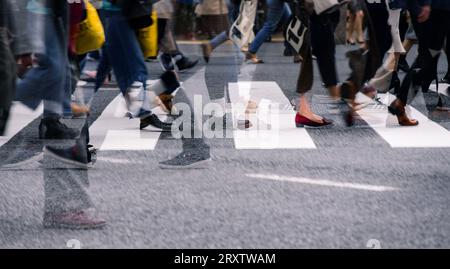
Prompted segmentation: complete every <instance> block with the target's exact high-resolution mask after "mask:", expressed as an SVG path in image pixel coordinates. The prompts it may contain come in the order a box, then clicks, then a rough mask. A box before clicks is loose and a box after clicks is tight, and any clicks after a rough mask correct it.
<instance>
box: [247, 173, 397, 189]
mask: <svg viewBox="0 0 450 269" xmlns="http://www.w3.org/2000/svg"><path fill="white" fill-rule="evenodd" d="M245 176H246V177H250V178H258V179H270V180H274V181H285V182H293V183H301V184H310V185H318V186H325V187H336V188H347V189H356V190H364V191H375V192H385V191H396V190H398V189H397V188H394V187H389V186H381V185H368V184H360V183H352V182H336V181H331V180H328V179H310V178H303V177H289V176H279V175H264V174H246V175H245Z"/></svg>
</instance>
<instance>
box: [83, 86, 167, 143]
mask: <svg viewBox="0 0 450 269" xmlns="http://www.w3.org/2000/svg"><path fill="white" fill-rule="evenodd" d="M150 100H152V99H150ZM152 111H153V113H155V114H163V113H162V111H161V110H160V109H159V108H155V109H152ZM126 112H127V110H126V105H125V99H124V98H123V97H122V95H121V94H119V95H118V96H117V97H116V98H115V99H114V100H113V101H112V102H111V103H110V104H109V105H108V106H107V107H106V108H105V110H104V111H103V113H102V114H101V115H100V117H98V119H97V120H96V121H95V122H94V123H93V124H92V126H91V127H90V129H89V133H90V137H91V143H92V144H93V145H101V146H100V147H99V148H100V150H131V151H133V150H154V149H155V147H156V144H157V142H158V140H159V137H160V135H161V132H160V131H159V130H158V129H155V128H152V127H148V128H146V129H145V130H142V131H141V130H139V124H140V120H139V119H131V120H130V119H128V118H126V117H125V114H126ZM159 117H160V119H161V120H163V121H164V120H165V119H166V116H164V115H162V116H161V115H160V116H159Z"/></svg>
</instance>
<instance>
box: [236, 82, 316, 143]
mask: <svg viewBox="0 0 450 269" xmlns="http://www.w3.org/2000/svg"><path fill="white" fill-rule="evenodd" d="M228 88H229V96H230V100H231V103H232V115H233V122H234V123H235V122H237V121H238V120H241V119H249V120H250V122H251V123H252V125H253V126H252V127H251V128H250V129H249V130H235V131H234V142H235V147H236V149H284V148H286V149H315V148H316V146H315V144H314V141H313V140H312V138H311V136H310V135H309V134H308V132H307V131H306V129H303V128H296V126H295V122H294V119H295V114H296V112H295V111H294V109H293V108H292V105H291V104H290V103H289V100H288V99H287V98H286V96H285V95H284V94H283V92H282V90H281V89H280V87H279V86H278V84H277V83H276V82H273V81H271V82H261V81H258V82H238V83H230V84H229V86H228ZM250 100H251V101H253V102H255V103H257V104H258V108H257V110H256V112H255V113H251V114H247V115H246V113H245V109H246V105H247V103H248V101H250Z"/></svg>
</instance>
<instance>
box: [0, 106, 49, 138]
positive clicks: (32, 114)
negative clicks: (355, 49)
mask: <svg viewBox="0 0 450 269" xmlns="http://www.w3.org/2000/svg"><path fill="white" fill-rule="evenodd" d="M43 111H44V107H43V105H42V104H41V105H40V106H39V107H38V108H37V109H36V110H34V111H33V110H31V109H29V108H28V107H26V106H25V105H23V104H22V103H20V102H14V103H13V105H12V107H11V111H10V115H11V118H10V120H9V122H8V124H7V126H6V132H5V134H4V136H0V147H1V146H3V145H4V144H6V143H7V142H8V141H9V140H10V139H11V138H13V137H14V136H15V135H16V134H17V133H19V132H20V131H21V130H22V129H23V128H25V127H26V126H27V125H28V124H30V123H31V122H32V121H33V120H35V119H36V118H37V117H39V116H40V115H41V114H42V112H43Z"/></svg>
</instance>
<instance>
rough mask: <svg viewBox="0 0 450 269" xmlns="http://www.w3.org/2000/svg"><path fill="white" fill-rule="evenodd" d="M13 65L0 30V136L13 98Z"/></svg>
mask: <svg viewBox="0 0 450 269" xmlns="http://www.w3.org/2000/svg"><path fill="white" fill-rule="evenodd" d="M3 29H4V28H3ZM15 65H16V63H15V60H14V57H13V55H12V52H11V49H10V47H9V42H8V40H7V33H6V31H2V29H1V28H0V136H1V135H3V133H4V131H5V128H6V121H7V120H8V117H9V109H10V107H11V103H12V100H13V97H14V92H15V86H16V80H15V77H16V76H15V75H16V71H15V70H16V68H15V67H16V66H15Z"/></svg>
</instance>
